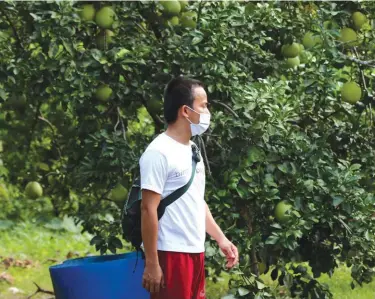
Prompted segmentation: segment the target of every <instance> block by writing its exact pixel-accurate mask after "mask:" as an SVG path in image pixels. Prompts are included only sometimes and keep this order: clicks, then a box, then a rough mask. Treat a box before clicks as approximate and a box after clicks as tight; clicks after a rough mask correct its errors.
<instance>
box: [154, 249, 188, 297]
mask: <svg viewBox="0 0 375 299" xmlns="http://www.w3.org/2000/svg"><path fill="white" fill-rule="evenodd" d="M158 256H159V264H160V267H161V269H162V271H163V275H164V284H165V288H161V289H160V292H159V293H157V294H151V299H192V294H191V292H192V284H193V274H194V272H193V271H194V264H193V261H192V259H191V257H190V255H189V254H188V253H180V252H169V251H159V252H158Z"/></svg>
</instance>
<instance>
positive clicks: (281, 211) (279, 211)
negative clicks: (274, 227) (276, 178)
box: [275, 201, 292, 222]
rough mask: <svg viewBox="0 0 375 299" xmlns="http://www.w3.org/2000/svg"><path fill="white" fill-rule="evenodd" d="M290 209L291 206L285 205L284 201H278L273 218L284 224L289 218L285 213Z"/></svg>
mask: <svg viewBox="0 0 375 299" xmlns="http://www.w3.org/2000/svg"><path fill="white" fill-rule="evenodd" d="M291 208H292V206H291V205H289V204H287V203H286V202H285V201H280V202H279V203H278V204H277V205H276V208H275V218H276V219H277V220H278V221H280V222H285V221H286V220H288V218H289V215H288V214H287V212H288V211H289V210H290V209H291Z"/></svg>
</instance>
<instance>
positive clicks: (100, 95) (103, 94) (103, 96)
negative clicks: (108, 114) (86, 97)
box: [95, 85, 112, 102]
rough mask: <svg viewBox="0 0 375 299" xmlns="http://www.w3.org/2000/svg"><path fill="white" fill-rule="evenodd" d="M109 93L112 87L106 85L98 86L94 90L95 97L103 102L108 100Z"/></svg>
mask: <svg viewBox="0 0 375 299" xmlns="http://www.w3.org/2000/svg"><path fill="white" fill-rule="evenodd" d="M111 95H112V88H110V87H109V86H108V85H102V86H100V87H99V88H98V89H97V90H96V92H95V96H96V98H97V99H98V100H100V101H103V102H106V101H108V99H109V98H110V97H111Z"/></svg>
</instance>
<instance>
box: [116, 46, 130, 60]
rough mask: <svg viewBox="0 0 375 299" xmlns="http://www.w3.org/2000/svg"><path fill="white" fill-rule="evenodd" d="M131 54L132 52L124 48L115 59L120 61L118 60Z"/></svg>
mask: <svg viewBox="0 0 375 299" xmlns="http://www.w3.org/2000/svg"><path fill="white" fill-rule="evenodd" d="M129 53H130V51H129V50H128V49H125V48H122V49H120V50H119V51H118V52H117V53H116V55H115V59H116V60H118V59H121V58H124V56H125V55H126V54H129Z"/></svg>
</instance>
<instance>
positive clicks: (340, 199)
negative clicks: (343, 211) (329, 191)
mask: <svg viewBox="0 0 375 299" xmlns="http://www.w3.org/2000/svg"><path fill="white" fill-rule="evenodd" d="M332 198H333V202H332V204H333V206H334V207H337V206H338V205H339V204H340V203H342V202H343V201H344V198H343V197H341V196H333V197H332Z"/></svg>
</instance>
